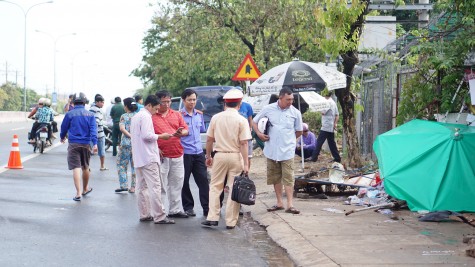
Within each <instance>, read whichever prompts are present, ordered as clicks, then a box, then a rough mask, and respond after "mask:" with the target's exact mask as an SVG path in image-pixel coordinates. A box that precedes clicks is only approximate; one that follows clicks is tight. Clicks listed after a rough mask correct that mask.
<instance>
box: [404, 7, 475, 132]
mask: <svg viewBox="0 0 475 267" xmlns="http://www.w3.org/2000/svg"><path fill="white" fill-rule="evenodd" d="M436 9H437V10H439V11H440V12H447V13H446V15H445V16H443V17H442V18H441V19H440V21H439V23H438V24H437V25H436V27H434V28H431V29H430V30H429V31H427V30H425V31H424V30H418V31H413V34H414V35H415V36H417V37H418V38H419V41H420V43H419V45H417V46H416V47H414V48H413V49H412V51H411V52H412V55H411V56H409V57H408V58H407V63H408V64H411V66H412V67H413V69H414V70H416V72H415V73H414V75H413V76H412V77H411V78H410V79H409V80H408V81H407V82H406V83H405V84H404V90H403V92H402V94H401V102H400V105H399V107H400V109H399V113H398V117H397V123H398V124H402V123H404V122H406V121H408V120H411V119H413V118H424V119H434V118H433V115H434V114H435V113H445V112H446V111H449V112H458V111H459V109H460V106H461V104H462V102H463V101H464V99H465V98H466V96H467V95H468V89H467V86H466V85H464V86H462V89H461V90H460V92H459V94H458V96H457V98H456V99H455V101H454V102H453V104H452V103H451V100H452V97H453V95H454V94H455V91H456V89H457V87H458V85H459V83H460V81H461V80H462V79H463V76H464V70H465V68H466V67H464V60H465V58H466V56H467V54H468V53H469V52H471V51H474V49H475V23H474V21H475V13H474V12H473V10H475V2H474V1H458V0H439V1H438V2H437V5H436Z"/></svg>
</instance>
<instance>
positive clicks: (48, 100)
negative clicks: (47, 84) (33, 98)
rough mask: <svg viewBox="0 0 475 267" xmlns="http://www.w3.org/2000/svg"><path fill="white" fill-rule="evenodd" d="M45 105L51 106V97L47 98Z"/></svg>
mask: <svg viewBox="0 0 475 267" xmlns="http://www.w3.org/2000/svg"><path fill="white" fill-rule="evenodd" d="M44 104H45V106H48V107H49V106H51V100H50V99H49V98H45V102H44Z"/></svg>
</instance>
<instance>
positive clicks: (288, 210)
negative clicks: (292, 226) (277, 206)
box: [285, 207, 300, 214]
mask: <svg viewBox="0 0 475 267" xmlns="http://www.w3.org/2000/svg"><path fill="white" fill-rule="evenodd" d="M285 212H287V213H292V214H300V210H298V209H296V208H294V207H290V208H288V209H286V210H285Z"/></svg>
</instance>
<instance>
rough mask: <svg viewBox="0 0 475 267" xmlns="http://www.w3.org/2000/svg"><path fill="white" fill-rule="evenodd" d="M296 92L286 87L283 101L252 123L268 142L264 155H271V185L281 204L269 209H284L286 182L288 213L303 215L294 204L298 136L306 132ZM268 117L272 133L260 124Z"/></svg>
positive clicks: (269, 168)
mask: <svg viewBox="0 0 475 267" xmlns="http://www.w3.org/2000/svg"><path fill="white" fill-rule="evenodd" d="M293 101H294V94H293V92H292V90H290V89H288V88H284V89H282V90H280V92H279V100H278V101H277V102H275V103H272V104H269V105H267V106H265V107H264V108H263V109H262V111H261V112H259V114H257V115H256V116H255V117H254V120H253V123H252V126H253V128H254V131H255V132H256V134H257V136H258V137H259V138H260V139H261V140H263V141H265V142H266V144H265V146H264V155H265V156H266V158H267V184H268V185H274V191H275V196H276V198H277V203H276V204H275V205H274V206H272V207H270V208H268V209H267V211H277V210H284V204H283V201H282V184H283V185H284V189H285V194H286V196H287V209H286V210H285V212H287V213H292V214H299V213H300V211H299V210H297V209H296V208H295V207H294V206H293V199H292V196H293V190H294V154H295V147H296V145H297V144H296V139H297V138H298V137H300V135H302V129H303V127H302V114H301V113H300V111H299V110H298V109H296V108H295V107H294V106H292V103H293ZM263 117H267V118H268V119H269V121H270V123H271V125H272V126H271V127H270V128H269V130H268V131H269V132H268V134H264V133H262V132H261V131H260V130H259V127H258V125H257V123H258V122H259V120H260V119H261V118H263Z"/></svg>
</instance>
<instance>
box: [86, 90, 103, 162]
mask: <svg viewBox="0 0 475 267" xmlns="http://www.w3.org/2000/svg"><path fill="white" fill-rule="evenodd" d="M103 106H104V97H102V95H100V94H97V95H96V96H95V97H94V103H93V104H92V106H91V108H90V109H89V111H90V112H92V113H93V114H94V118H95V119H96V126H97V154H98V155H99V159H100V161H101V169H100V170H101V171H105V170H108V169H107V168H106V167H105V166H104V160H105V155H106V150H105V145H106V136H105V134H104V127H103V125H104V124H103V120H104V114H103V113H102V107H103Z"/></svg>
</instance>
